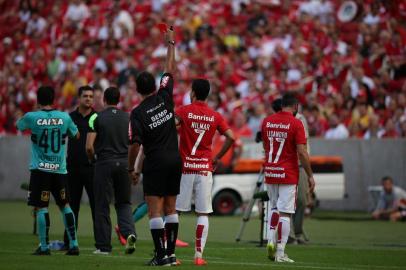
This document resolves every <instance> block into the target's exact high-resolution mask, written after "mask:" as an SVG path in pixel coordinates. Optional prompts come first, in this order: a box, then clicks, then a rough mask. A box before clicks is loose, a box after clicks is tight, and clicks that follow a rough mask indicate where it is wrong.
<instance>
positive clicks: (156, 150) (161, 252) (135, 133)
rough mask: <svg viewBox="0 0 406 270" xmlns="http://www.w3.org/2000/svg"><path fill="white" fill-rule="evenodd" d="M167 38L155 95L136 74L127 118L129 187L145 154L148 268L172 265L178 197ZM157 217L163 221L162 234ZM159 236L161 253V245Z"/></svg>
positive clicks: (146, 76)
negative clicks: (135, 99) (136, 100)
mask: <svg viewBox="0 0 406 270" xmlns="http://www.w3.org/2000/svg"><path fill="white" fill-rule="evenodd" d="M173 37H174V33H173V30H172V28H171V30H169V31H168V32H167V45H168V51H167V58H166V67H165V73H164V74H163V75H162V78H161V83H160V87H159V90H158V91H156V86H155V78H154V76H153V75H151V74H150V73H148V72H142V73H140V74H139V75H138V77H137V79H136V84H137V91H138V93H140V94H141V96H142V101H141V104H140V105H139V106H138V107H136V108H135V109H134V110H133V111H132V112H131V116H130V121H131V123H130V124H131V129H130V141H131V146H130V149H129V152H128V165H129V172H130V174H131V178H132V179H133V182H134V183H137V182H138V178H139V174H140V172H138V171H134V163H135V160H136V157H137V155H138V152H139V148H140V145H143V149H144V154H145V159H144V163H143V166H142V173H143V188H144V195H145V201H146V203H147V205H148V215H149V226H150V229H151V234H152V238H153V241H154V245H155V256H154V258H153V259H152V260H151V261H150V262H149V265H176V257H175V243H176V239H177V235H178V226H179V220H178V214H177V213H176V209H175V203H176V195H177V194H178V193H179V185H180V178H181V166H182V162H181V158H180V154H179V150H178V137H177V136H178V135H177V132H176V126H175V114H174V103H173V77H172V75H171V73H170V72H172V71H173V69H174V65H175V60H174V54H175V49H174V47H175V42H174V40H173ZM162 214H164V215H165V229H164V223H163V219H162ZM164 233H166V239H167V248H165V245H164V242H165V241H164Z"/></svg>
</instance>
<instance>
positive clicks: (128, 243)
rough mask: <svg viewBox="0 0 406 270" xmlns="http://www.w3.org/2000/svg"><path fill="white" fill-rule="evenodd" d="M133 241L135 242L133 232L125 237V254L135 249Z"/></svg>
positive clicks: (135, 238)
mask: <svg viewBox="0 0 406 270" xmlns="http://www.w3.org/2000/svg"><path fill="white" fill-rule="evenodd" d="M135 242H137V237H135V235H134V234H130V235H129V236H128V237H127V241H126V244H125V254H132V253H134V251H135Z"/></svg>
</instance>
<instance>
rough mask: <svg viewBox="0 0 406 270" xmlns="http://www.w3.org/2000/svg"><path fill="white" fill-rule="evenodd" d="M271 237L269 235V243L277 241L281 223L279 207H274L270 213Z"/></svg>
mask: <svg viewBox="0 0 406 270" xmlns="http://www.w3.org/2000/svg"><path fill="white" fill-rule="evenodd" d="M268 224H269V237H268V244H270V243H276V239H275V238H276V230H277V229H278V224H279V211H278V209H277V208H272V210H271V213H270V215H269V220H268Z"/></svg>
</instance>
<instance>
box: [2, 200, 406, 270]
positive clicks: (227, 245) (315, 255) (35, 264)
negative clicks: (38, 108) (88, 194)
mask: <svg viewBox="0 0 406 270" xmlns="http://www.w3.org/2000/svg"><path fill="white" fill-rule="evenodd" d="M0 213H1V218H0V220H1V222H0V269H29V270H35V269H58V270H63V269H69V270H73V269H117V270H121V269H138V268H145V266H143V264H144V263H145V262H146V261H147V260H148V259H150V258H151V252H152V242H151V239H150V234H149V230H148V227H147V219H145V218H144V219H143V220H142V221H140V222H139V223H137V232H138V235H139V240H138V242H137V250H136V252H135V253H134V254H132V255H125V254H124V250H123V247H122V246H120V245H119V244H118V241H117V239H116V236H115V234H114V233H113V234H112V243H113V253H112V254H111V255H110V256H101V255H93V254H92V251H93V250H94V247H93V243H94V241H93V237H92V226H91V219H90V211H89V207H88V205H86V204H84V205H82V209H81V212H80V218H79V232H78V235H79V245H80V251H81V253H80V256H79V257H68V256H65V255H63V253H62V252H56V251H54V252H53V253H52V256H43V257H37V256H32V255H30V253H31V252H32V251H34V249H35V248H36V246H37V243H38V240H37V237H36V236H34V235H33V234H32V218H31V216H30V208H29V207H28V206H26V205H25V203H24V202H5V201H3V202H0ZM111 213H112V216H113V218H112V220H113V224H115V218H114V216H115V212H114V210H113V208H112V211H111ZM365 217H367V216H366V215H365V214H360V213H328V212H321V211H319V212H316V214H315V216H314V217H313V218H312V219H307V220H306V223H305V227H306V231H307V234H308V235H309V237H310V238H311V243H310V244H309V245H306V246H292V245H288V246H287V253H288V254H289V256H290V257H291V258H292V259H294V260H295V261H296V263H294V264H280V263H274V262H270V261H269V260H268V259H267V257H266V251H265V248H264V247H262V248H259V247H257V243H254V242H253V241H255V240H257V239H258V235H259V220H258V218H253V219H252V220H251V221H249V222H248V224H247V227H246V230H245V232H244V235H243V237H242V241H241V242H240V243H236V242H235V235H236V233H237V231H238V228H239V226H240V221H241V217H239V216H236V217H212V218H211V221H210V232H209V239H208V243H207V246H206V250H205V258H206V259H207V261H208V263H209V265H208V266H206V267H207V268H210V269H222V270H226V269H232V270H238V269H244V270H246V269H265V268H270V269H330V270H336V269H337V270H338V269H364V270H366V269H379V270H384V269H390V270H397V269H406V224H405V223H390V222H375V221H370V220H367V219H366V218H365ZM50 218H51V230H50V239H51V240H61V239H62V230H63V227H62V220H61V215H60V213H59V212H58V210H57V208H56V206H55V205H54V204H52V206H51V207H50ZM342 218H345V219H342ZM180 222H181V223H180V231H179V236H180V238H181V239H182V240H185V241H188V242H189V243H191V244H192V245H191V247H188V248H178V249H177V252H176V253H177V256H178V258H179V259H180V260H181V261H182V265H181V266H179V267H180V268H181V269H192V268H196V267H195V266H194V265H193V260H192V259H193V254H194V251H193V239H194V227H195V217H194V216H192V215H183V216H181V217H180Z"/></svg>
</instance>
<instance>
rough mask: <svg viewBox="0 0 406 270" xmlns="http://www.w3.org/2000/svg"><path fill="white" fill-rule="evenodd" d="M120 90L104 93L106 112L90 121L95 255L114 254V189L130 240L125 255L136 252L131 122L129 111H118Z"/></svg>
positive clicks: (88, 142) (123, 228)
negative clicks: (112, 202)
mask: <svg viewBox="0 0 406 270" xmlns="http://www.w3.org/2000/svg"><path fill="white" fill-rule="evenodd" d="M119 101H120V91H119V90H118V89H117V88H116V87H109V88H107V89H106V91H104V103H105V109H104V110H103V111H101V112H99V113H97V114H94V115H93V116H92V117H91V118H90V120H89V126H90V129H91V131H90V132H89V133H88V134H87V140H86V152H87V155H88V158H89V159H93V158H94V157H96V165H95V172H94V198H95V229H96V231H95V239H96V251H95V252H94V254H104V255H106V254H109V253H110V252H111V249H112V246H111V220H110V205H109V204H110V201H111V196H110V195H111V187H112V188H113V192H114V198H115V205H114V206H115V209H116V213H117V220H118V225H119V227H120V230H121V234H122V235H124V236H125V237H126V239H127V244H126V253H127V254H131V253H133V252H134V251H135V242H136V236H135V229H134V223H133V221H132V215H131V182H130V179H129V177H128V173H127V168H128V161H127V155H128V122H129V117H128V114H127V113H126V112H123V111H121V110H119V109H117V107H116V106H117V104H118V102H119Z"/></svg>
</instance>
